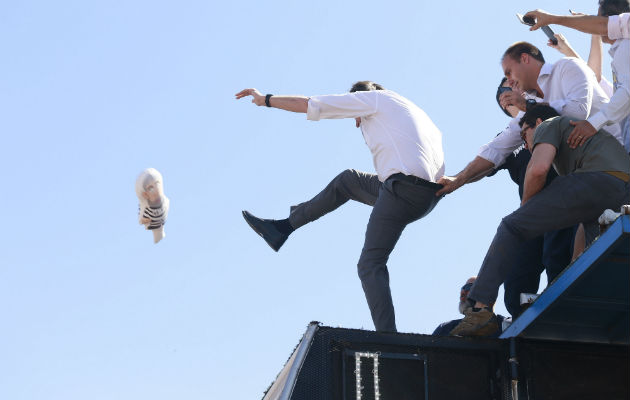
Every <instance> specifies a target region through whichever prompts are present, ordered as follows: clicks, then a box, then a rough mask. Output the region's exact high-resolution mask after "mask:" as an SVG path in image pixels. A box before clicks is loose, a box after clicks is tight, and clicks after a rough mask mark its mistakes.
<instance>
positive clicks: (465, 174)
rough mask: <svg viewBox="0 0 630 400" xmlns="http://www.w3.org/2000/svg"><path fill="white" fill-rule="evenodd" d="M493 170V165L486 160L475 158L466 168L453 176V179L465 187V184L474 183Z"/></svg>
mask: <svg viewBox="0 0 630 400" xmlns="http://www.w3.org/2000/svg"><path fill="white" fill-rule="evenodd" d="M493 168H494V163H492V162H490V161H488V160H486V159H485V158H482V157H479V156H477V157H475V159H474V160H472V161H471V162H470V163H468V165H467V166H466V168H464V169H463V170H461V171H460V172H459V173H458V174H457V175H455V178H456V179H457V180H458V181H459V182H461V184H462V185H465V184H467V183H471V182H476V181H478V180H480V179H482V178H483V177H485V176H486V175H488V173H490V172H491V171H492V169H493Z"/></svg>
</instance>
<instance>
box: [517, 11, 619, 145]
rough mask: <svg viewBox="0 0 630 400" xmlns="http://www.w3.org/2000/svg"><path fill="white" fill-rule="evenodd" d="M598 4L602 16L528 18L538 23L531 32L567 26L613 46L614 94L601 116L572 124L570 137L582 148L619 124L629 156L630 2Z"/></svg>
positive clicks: (534, 13) (536, 15)
mask: <svg viewBox="0 0 630 400" xmlns="http://www.w3.org/2000/svg"><path fill="white" fill-rule="evenodd" d="M599 4H600V7H599V14H600V15H601V16H592V15H582V16H558V15H553V14H548V13H546V12H544V11H542V10H536V11H530V12H529V13H528V14H527V15H528V16H530V17H532V18H535V19H536V25H534V26H533V27H532V28H531V29H532V30H533V29H538V28H539V27H542V26H546V25H549V24H558V25H564V26H568V27H570V28H574V29H578V30H580V31H583V32H587V33H591V34H599V35H601V38H602V41H603V42H604V43H608V44H611V45H612V46H611V47H610V50H609V54H610V56H611V57H612V62H611V68H612V73H613V88H614V94H613V96H612V97H611V98H610V102H609V103H608V104H605V105H604V106H603V107H601V108H600V110H599V112H597V113H592V114H591V115H590V116H589V117H588V118H587V119H583V120H581V121H575V122H573V123H572V124H573V125H574V126H575V129H574V130H573V132H572V133H571V136H569V143H570V144H571V145H572V146H576V145H582V144H584V142H585V141H586V139H588V138H589V137H591V136H593V135H594V134H595V133H597V131H598V130H599V129H601V128H603V127H606V129H607V130H608V128H607V125H610V124H612V123H619V125H620V126H621V130H622V135H623V141H622V144H623V145H624V147H625V148H626V151H628V152H630V39H628V36H629V32H628V31H629V30H630V28H629V24H630V14H629V13H628V12H630V1H629V0H600V2H599ZM622 13H625V14H622ZM620 14H621V15H620Z"/></svg>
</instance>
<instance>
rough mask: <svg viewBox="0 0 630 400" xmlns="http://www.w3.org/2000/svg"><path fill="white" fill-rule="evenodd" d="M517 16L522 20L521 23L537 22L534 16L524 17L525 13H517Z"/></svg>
mask: <svg viewBox="0 0 630 400" xmlns="http://www.w3.org/2000/svg"><path fill="white" fill-rule="evenodd" d="M516 18H518V20H519V21H521V24H524V25H528V26H533V25H535V24H536V20H535V19H534V18H532V17H523V15H521V14H519V13H516Z"/></svg>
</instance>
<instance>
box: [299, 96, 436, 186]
mask: <svg viewBox="0 0 630 400" xmlns="http://www.w3.org/2000/svg"><path fill="white" fill-rule="evenodd" d="M357 117H361V131H362V132H363V138H364V139H365V143H366V144H367V146H368V147H369V149H370V151H371V152H372V159H373V161H374V168H375V169H376V173H377V174H378V179H379V180H380V181H381V182H383V181H385V180H386V179H387V178H388V177H389V176H390V175H393V174H396V173H399V172H402V173H403V174H405V175H413V176H416V177H418V178H422V179H426V180H428V181H431V182H436V181H437V180H438V179H440V178H441V177H442V175H444V152H443V150H442V133H441V132H440V130H439V129H438V128H437V127H436V126H435V124H433V122H432V121H431V119H430V118H429V117H428V116H427V114H426V113H425V112H424V111H422V110H421V109H420V108H419V107H418V106H416V105H415V104H413V103H412V102H411V101H409V100H407V99H406V98H404V97H402V96H401V95H399V94H398V93H395V92H392V91H391V90H372V91H367V92H354V93H346V94H339V95H325V96H312V97H311V98H310V99H309V101H308V110H307V113H306V118H307V119H309V120H311V121H318V120H320V119H335V118H357Z"/></svg>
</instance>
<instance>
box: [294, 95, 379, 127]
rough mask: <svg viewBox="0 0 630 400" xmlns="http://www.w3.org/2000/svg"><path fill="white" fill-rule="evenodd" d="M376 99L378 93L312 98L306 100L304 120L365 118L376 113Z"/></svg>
mask: <svg viewBox="0 0 630 400" xmlns="http://www.w3.org/2000/svg"><path fill="white" fill-rule="evenodd" d="M378 97H379V93H378V91H369V92H355V93H346V94H332V95H324V96H312V97H311V98H309V100H308V108H307V111H306V119H308V120H311V121H319V120H320V119H339V118H357V117H366V116H368V115H371V114H374V113H376V111H377V109H378Z"/></svg>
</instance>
